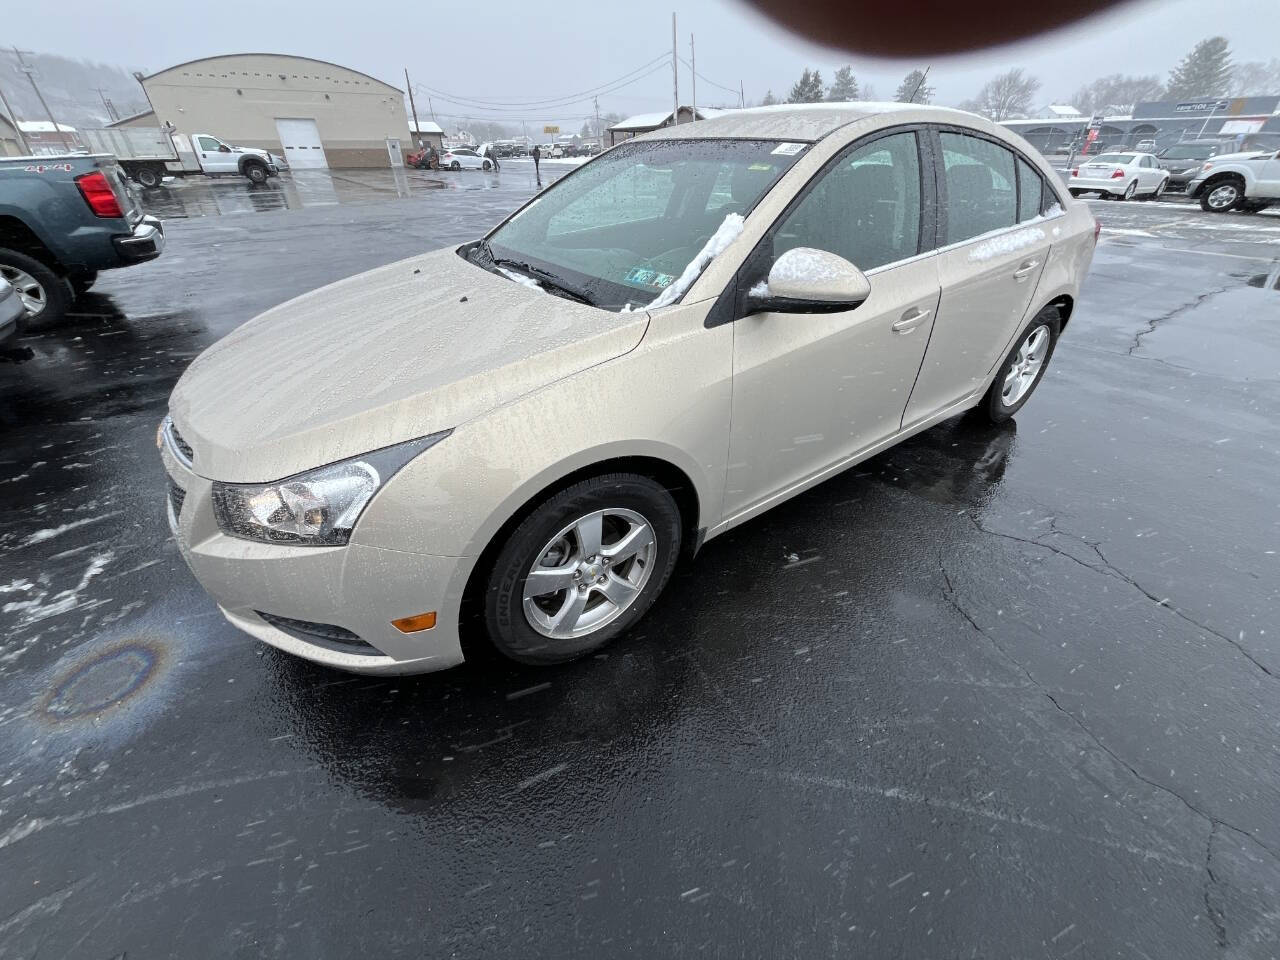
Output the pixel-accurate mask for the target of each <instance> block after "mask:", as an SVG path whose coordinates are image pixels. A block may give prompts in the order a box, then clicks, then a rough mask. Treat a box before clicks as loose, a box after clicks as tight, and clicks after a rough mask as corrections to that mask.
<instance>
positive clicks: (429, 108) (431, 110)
mask: <svg viewBox="0 0 1280 960" xmlns="http://www.w3.org/2000/svg"><path fill="white" fill-rule="evenodd" d="M427 112H428V113H429V114H431V119H432V120H435V121H436V123H439V122H440V121H439V120H436V108H435V107H434V106H432V105H431V98H430V97H427Z"/></svg>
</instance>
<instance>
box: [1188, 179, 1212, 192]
mask: <svg viewBox="0 0 1280 960" xmlns="http://www.w3.org/2000/svg"><path fill="white" fill-rule="evenodd" d="M1208 179H1209V178H1208V177H1207V176H1205V177H1194V178H1192V179H1191V180H1188V181H1187V196H1188V197H1194V196H1196V195H1197V194H1198V193H1199V192H1200V188H1201V187H1203V186H1204V182H1205V181H1206V180H1208Z"/></svg>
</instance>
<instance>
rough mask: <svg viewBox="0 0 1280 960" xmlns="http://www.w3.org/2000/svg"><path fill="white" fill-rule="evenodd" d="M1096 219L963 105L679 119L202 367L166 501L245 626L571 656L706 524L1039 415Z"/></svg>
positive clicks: (321, 638)
mask: <svg viewBox="0 0 1280 960" xmlns="http://www.w3.org/2000/svg"><path fill="white" fill-rule="evenodd" d="M1096 239H1097V225H1096V223H1095V221H1094V219H1093V217H1092V216H1091V215H1090V214H1089V212H1088V211H1087V209H1086V208H1085V206H1084V205H1083V204H1081V203H1079V202H1076V201H1074V200H1072V199H1071V198H1070V197H1069V196H1067V195H1066V191H1065V190H1063V189H1062V187H1061V185H1060V184H1059V182H1058V181H1057V179H1056V178H1055V176H1054V172H1053V170H1052V169H1051V168H1049V167H1048V166H1047V165H1046V164H1045V163H1044V161H1043V160H1042V159H1041V158H1040V157H1039V155H1038V154H1037V153H1036V152H1035V151H1033V150H1032V149H1031V148H1030V147H1028V146H1027V144H1026V143H1025V142H1023V141H1022V140H1021V139H1019V138H1018V137H1016V136H1014V135H1012V134H1010V133H1008V132H1007V131H1005V130H1003V129H1002V128H1000V127H998V126H996V125H994V124H991V123H988V122H987V121H985V120H983V119H981V118H978V117H975V116H972V115H970V114H966V113H960V112H958V111H952V110H945V109H941V108H928V107H918V106H911V105H904V104H874V103H849V104H839V105H835V104H831V105H828V104H816V105H813V106H811V107H784V108H761V109H753V110H741V111H733V112H729V113H726V114H723V115H721V116H719V117H716V118H714V119H710V120H705V121H701V122H699V123H696V124H689V125H682V126H678V127H674V128H669V129H664V130H659V131H656V132H655V133H652V134H648V135H645V136H642V137H637V138H636V139H634V140H630V141H627V142H626V143H625V144H622V145H620V146H618V147H616V148H614V149H612V150H609V151H607V152H606V153H604V154H602V155H600V156H599V157H597V158H596V159H594V160H592V161H591V162H590V163H587V164H585V165H584V166H582V167H581V168H580V169H578V170H577V171H575V172H574V173H572V174H571V175H569V176H567V177H564V178H563V179H561V180H559V181H558V182H556V183H555V184H554V185H553V186H551V187H550V188H549V189H548V190H546V191H545V192H543V193H541V194H539V195H538V196H536V197H535V198H533V199H532V200H530V201H529V202H528V203H527V204H526V205H525V206H524V207H523V208H521V209H520V210H519V211H517V212H516V213H515V214H513V215H512V216H511V217H509V218H508V219H507V220H506V221H505V222H504V223H503V224H502V225H501V226H499V227H497V228H496V229H495V230H493V231H492V232H491V233H490V234H488V235H487V236H486V237H485V238H484V239H483V240H479V241H476V242H473V243H468V244H465V245H464V246H462V247H460V248H457V249H448V250H439V251H436V252H434V253H429V254H425V255H423V256H419V257H414V258H412V259H409V260H405V261H402V262H400V263H395V264H392V265H390V266H387V267H383V268H381V269H378V270H373V271H370V272H368V273H365V274H361V275H359V276H355V277H351V278H349V279H347V280H343V281H340V282H338V283H335V284H332V285H331V286H328V287H325V288H323V289H320V290H316V291H314V292H312V293H309V294H306V295H305V296H302V297H299V298H297V299H296V300H292V301H290V302H288V303H285V304H282V305H280V306H278V307H275V308H274V309H272V310H269V311H267V312H266V313H264V314H263V315H261V316H260V317H258V318H257V319H255V320H253V321H251V322H250V323H247V324H245V325H244V326H243V327H241V328H240V329H238V330H236V331H235V332H234V333H232V334H231V335H230V336H228V337H226V338H225V339H224V340H222V341H221V342H220V343H217V344H215V345H214V346H213V347H211V348H210V349H209V350H207V351H206V352H205V353H204V354H202V355H201V356H200V357H199V358H197V359H196V360H195V362H194V363H192V365H191V367H190V368H189V369H188V370H187V371H186V373H185V374H184V375H183V377H182V379H181V381H180V382H179V383H178V385H177V387H176V389H175V390H174V392H173V396H172V399H171V402H170V417H169V418H167V419H166V420H165V422H164V423H163V424H162V426H161V431H160V441H161V443H160V446H161V450H162V456H163V458H164V465H165V469H166V471H167V472H168V476H169V481H170V486H169V496H168V511H169V517H170V522H171V524H172V526H173V529H174V532H175V536H176V538H177V541H178V543H179V545H180V547H181V550H182V553H183V556H184V557H185V558H186V560H187V562H188V564H189V565H190V567H191V569H192V571H193V572H194V573H195V575H196V577H197V579H198V580H199V581H200V582H201V583H202V584H203V585H204V586H205V588H206V589H207V590H208V591H209V592H210V593H211V594H212V595H213V597H214V599H215V600H216V601H217V603H218V604H219V606H220V607H221V608H222V611H223V613H224V614H225V615H226V617H227V619H228V620H230V621H231V622H232V623H233V624H235V625H236V626H238V627H240V628H241V629H243V630H244V631H246V632H247V633H250V634H252V635H253V636H255V637H258V638H259V639H261V640H264V641H266V642H267V643H269V644H272V645H274V646H276V647H279V648H280V649H282V650H286V651H289V652H291V653H294V654H297V655H299V656H302V657H305V658H307V659H309V660H314V661H317V662H319V663H324V664H328V665H330V666H334V667H338V668H341V669H345V670H352V671H357V672H363V673H412V672H420V671H427V670H436V669H440V668H443V667H449V666H452V665H454V664H457V663H459V662H461V661H462V659H463V651H462V645H461V643H460V632H461V629H462V626H463V624H465V625H466V629H467V630H468V631H470V630H472V629H473V628H474V631H475V634H476V636H477V637H480V638H487V641H488V642H490V643H492V645H493V646H494V647H496V648H497V649H498V650H499V651H501V652H502V653H503V654H505V655H507V656H508V657H511V658H513V659H515V660H518V661H521V662H525V663H535V664H550V663H559V662H562V661H566V660H570V659H572V658H575V657H580V656H582V655H584V654H586V653H589V652H591V651H595V650H598V649H599V648H600V647H601V646H603V645H604V644H606V643H608V642H609V641H611V640H613V639H614V638H615V637H617V636H619V635H620V634H622V633H624V632H626V631H627V630H628V629H629V628H630V627H632V626H633V625H634V624H635V623H636V621H637V620H639V619H640V618H641V617H642V616H643V615H644V613H645V612H646V611H647V610H648V609H649V607H650V606H651V605H652V604H653V602H654V600H655V599H656V598H657V596H658V594H659V593H660V592H661V591H662V589H663V587H664V586H665V585H666V583H667V581H668V579H669V578H670V576H671V572H672V569H673V568H674V567H675V565H676V562H677V559H678V558H679V557H680V556H681V555H682V554H684V555H691V554H693V553H694V552H696V550H697V548H698V547H699V546H701V544H702V543H704V542H705V541H706V540H708V539H709V538H711V537H715V536H718V535H720V534H722V533H724V532H725V531H727V530H731V529H732V528H733V527H735V526H737V525H738V524H740V523H743V522H744V521H746V520H749V519H751V518H752V517H755V516H757V515H758V514H760V513H762V512H763V511H765V510H768V509H769V508H770V507H772V506H774V505H775V504H777V503H781V502H782V501H784V500H786V499H787V498H788V497H792V496H794V495H795V494H797V493H799V492H801V491H802V490H805V489H807V488H809V487H811V486H813V485H814V484H817V483H820V482H822V481H823V480H824V479H826V478H828V477H831V476H833V475H835V474H837V473H839V472H840V471H842V470H845V469H847V468H849V467H850V466H852V465H854V464H856V463H858V462H859V461H861V460H863V459H865V458H867V457H870V456H872V455H873V454H876V453H878V452H880V451H882V450H884V449H886V448H888V447H890V446H892V445H893V444H895V443H897V442H898V441H900V440H902V439H903V438H905V437H908V436H911V435H912V434H914V433H917V432H919V431H921V430H925V429H927V428H928V427H930V426H932V425H933V424H936V423H938V422H939V421H941V420H944V419H946V418H948V417H952V416H955V415H956V414H958V413H961V412H962V411H964V410H967V409H970V408H973V407H978V408H980V409H981V410H982V411H984V412H985V413H986V414H987V415H988V416H990V417H991V418H992V419H994V420H1003V419H1006V418H1008V417H1010V416H1012V415H1013V414H1015V413H1016V412H1017V411H1018V409H1019V408H1020V407H1021V406H1022V405H1023V404H1024V403H1025V402H1026V401H1027V398H1028V397H1029V396H1030V395H1031V393H1032V391H1033V390H1034V389H1035V387H1036V384H1037V383H1038V382H1039V380H1040V378H1041V377H1042V376H1043V375H1044V372H1045V368H1046V365H1047V364H1048V362H1049V359H1050V357H1051V356H1052V354H1053V349H1054V344H1055V343H1056V342H1057V339H1058V336H1059V335H1060V334H1061V332H1062V330H1063V328H1064V326H1065V325H1067V323H1068V322H1069V320H1070V318H1071V313H1072V310H1073V308H1074V306H1075V303H1076V300H1077V297H1078V294H1079V288H1080V283H1081V281H1082V279H1083V277H1084V275H1085V272H1086V270H1087V269H1088V266H1089V263H1090V260H1091V259H1092V256H1093V251H1094V246H1095V243H1096ZM468 637H470V634H468Z"/></svg>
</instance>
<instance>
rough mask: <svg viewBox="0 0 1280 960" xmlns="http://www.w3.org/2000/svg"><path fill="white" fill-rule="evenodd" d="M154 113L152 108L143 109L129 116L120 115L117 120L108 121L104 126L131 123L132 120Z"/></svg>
mask: <svg viewBox="0 0 1280 960" xmlns="http://www.w3.org/2000/svg"><path fill="white" fill-rule="evenodd" d="M155 115H156V112H155V111H154V110H143V111H142V112H141V113H135V114H134V115H133V116H131V117H121V118H120V119H119V120H112V121H111V122H110V123H108V124H106V126H108V127H118V126H120V125H121V124H123V123H131V122H133V121H134V120H141V119H142V118H143V117H154V116H155Z"/></svg>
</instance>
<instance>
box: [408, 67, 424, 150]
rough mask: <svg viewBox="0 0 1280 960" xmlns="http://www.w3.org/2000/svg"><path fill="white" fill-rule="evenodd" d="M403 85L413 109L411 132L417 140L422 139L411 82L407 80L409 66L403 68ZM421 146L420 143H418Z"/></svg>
mask: <svg viewBox="0 0 1280 960" xmlns="http://www.w3.org/2000/svg"><path fill="white" fill-rule="evenodd" d="M404 86H405V89H406V90H408V91H409V109H410V110H412V111H413V132H414V135H415V136H417V138H418V139H419V140H421V139H422V131H421V130H420V129H418V107H417V105H416V104H415V103H414V102H413V84H412V83H410V82H409V68H408V67H405V68H404ZM419 146H421V144H419Z"/></svg>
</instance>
